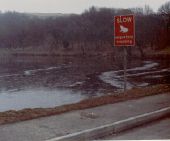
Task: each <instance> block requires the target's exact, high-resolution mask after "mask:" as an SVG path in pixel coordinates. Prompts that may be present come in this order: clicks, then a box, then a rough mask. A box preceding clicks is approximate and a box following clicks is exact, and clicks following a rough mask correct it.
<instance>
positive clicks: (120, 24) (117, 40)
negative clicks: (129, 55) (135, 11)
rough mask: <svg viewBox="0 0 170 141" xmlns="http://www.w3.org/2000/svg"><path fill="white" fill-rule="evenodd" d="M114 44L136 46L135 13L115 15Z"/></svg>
mask: <svg viewBox="0 0 170 141" xmlns="http://www.w3.org/2000/svg"><path fill="white" fill-rule="evenodd" d="M114 46H135V20H134V15H123V16H115V17H114Z"/></svg>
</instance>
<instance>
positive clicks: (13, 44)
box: [0, 2, 170, 51]
mask: <svg viewBox="0 0 170 141" xmlns="http://www.w3.org/2000/svg"><path fill="white" fill-rule="evenodd" d="M167 5H169V7H170V2H169V3H165V4H164V5H162V6H161V7H160V8H159V12H157V13H154V12H153V11H152V9H151V8H150V7H149V6H145V8H133V9H111V8H96V7H91V8H89V9H88V10H86V11H84V12H83V13H82V14H80V15H77V14H70V15H66V16H64V15H63V16H53V17H46V18H42V17H38V16H31V15H29V14H23V13H17V12H6V13H0V48H22V49H25V48H27V47H35V48H36V47H41V48H43V49H48V50H51V51H53V50H57V49H58V48H65V49H67V48H70V49H74V47H75V46H76V47H79V48H81V49H82V50H84V49H85V48H86V47H88V46H93V47H92V48H94V49H95V50H98V49H100V48H103V47H105V46H113V38H114V36H113V33H114V32H113V31H114V27H113V25H114V24H113V23H114V16H115V15H122V14H135V19H136V21H135V22H136V46H138V47H142V48H144V47H145V48H147V47H150V48H152V49H162V48H165V47H166V46H167V45H169V44H170V42H169V39H170V36H169V29H170V26H169V25H170V8H169V9H168V8H166V6H167Z"/></svg>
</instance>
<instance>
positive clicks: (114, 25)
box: [114, 14, 136, 47]
mask: <svg viewBox="0 0 170 141" xmlns="http://www.w3.org/2000/svg"><path fill="white" fill-rule="evenodd" d="M121 16H133V22H134V23H133V29H134V43H133V45H115V37H116V36H115V27H116V26H115V18H116V17H121ZM135 24H136V22H135V14H127V15H117V16H114V46H115V47H124V46H127V47H131V46H135V45H136V42H135V41H136V31H135V30H136V28H135Z"/></svg>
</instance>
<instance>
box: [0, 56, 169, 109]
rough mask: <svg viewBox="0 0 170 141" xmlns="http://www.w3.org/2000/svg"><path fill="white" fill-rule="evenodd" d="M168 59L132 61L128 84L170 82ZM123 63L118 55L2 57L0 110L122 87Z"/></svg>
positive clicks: (75, 99) (66, 101)
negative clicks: (116, 58) (116, 56)
mask: <svg viewBox="0 0 170 141" xmlns="http://www.w3.org/2000/svg"><path fill="white" fill-rule="evenodd" d="M169 72H170V64H169V62H168V60H167V61H165V60H152V61H151V60H137V59H134V60H133V59H131V61H128V69H127V76H128V82H127V88H128V89H131V88H133V87H144V86H149V85H154V84H160V83H170V80H169V78H170V73H169ZM122 88H123V63H122V62H121V61H117V60H115V59H114V57H112V56H110V57H48V56H41V57H36V56H20V57H17V56H13V57H8V58H1V60H0V112H3V111H7V110H21V109H24V108H48V107H55V106H59V105H64V104H69V103H75V102H78V101H80V100H83V99H86V98H91V97H95V96H100V95H106V94H110V93H112V92H115V91H121V90H122Z"/></svg>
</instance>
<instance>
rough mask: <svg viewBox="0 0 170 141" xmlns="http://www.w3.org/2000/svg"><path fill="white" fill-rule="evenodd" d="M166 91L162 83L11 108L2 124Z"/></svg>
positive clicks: (169, 87) (1, 115) (0, 119)
mask: <svg viewBox="0 0 170 141" xmlns="http://www.w3.org/2000/svg"><path fill="white" fill-rule="evenodd" d="M166 92H170V84H160V85H155V86H149V87H145V88H133V89H131V90H127V91H126V92H125V94H124V93H122V92H121V93H113V94H111V95H106V96H100V97H95V98H91V99H86V100H82V101H80V102H78V103H73V104H68V105H63V106H57V107H54V108H34V109H23V110H20V111H15V110H10V111H6V112H0V125H2V124H9V123H15V122H21V121H25V120H31V119H37V118H41V117H47V116H52V115H59V114H62V113H66V112H70V111H75V110H83V109H88V108H92V107H97V106H102V105H106V104H114V103H118V102H123V101H127V100H133V99H139V98H142V97H145V96H152V95H157V94H161V93H166Z"/></svg>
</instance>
